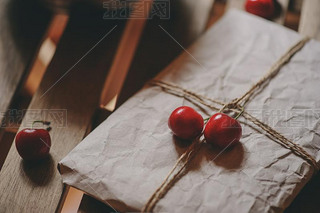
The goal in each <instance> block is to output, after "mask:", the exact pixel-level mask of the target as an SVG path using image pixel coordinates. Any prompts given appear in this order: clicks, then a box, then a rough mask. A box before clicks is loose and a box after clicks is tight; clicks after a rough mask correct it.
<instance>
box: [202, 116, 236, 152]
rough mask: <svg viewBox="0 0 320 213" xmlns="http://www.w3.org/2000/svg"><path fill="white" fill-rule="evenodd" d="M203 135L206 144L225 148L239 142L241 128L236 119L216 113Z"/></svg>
mask: <svg viewBox="0 0 320 213" xmlns="http://www.w3.org/2000/svg"><path fill="white" fill-rule="evenodd" d="M203 133H204V137H205V139H206V141H207V143H211V144H214V145H217V146H219V147H221V148H226V147H229V146H231V145H232V144H235V143H237V142H239V140H240V138H241V135H242V128H241V125H240V123H239V122H238V121H237V120H236V119H234V118H231V117H230V116H228V115H226V114H223V113H216V114H214V115H213V116H212V117H211V118H210V119H209V121H208V123H207V125H206V127H205V128H204V132H203Z"/></svg>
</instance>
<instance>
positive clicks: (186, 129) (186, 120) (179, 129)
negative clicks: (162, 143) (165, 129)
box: [168, 106, 204, 140]
mask: <svg viewBox="0 0 320 213" xmlns="http://www.w3.org/2000/svg"><path fill="white" fill-rule="evenodd" d="M168 126H169V128H170V129H171V130H172V132H173V134H174V135H176V136H178V137H179V138H182V139H187V140H192V139H195V138H196V137H197V136H199V135H200V134H201V132H202V130H203V126H204V122H203V118H202V116H201V115H200V114H199V113H197V112H196V111H195V110H194V109H192V108H191V107H187V106H182V107H178V108H177V109H175V110H174V111H173V112H172V113H171V115H170V117H169V120H168Z"/></svg>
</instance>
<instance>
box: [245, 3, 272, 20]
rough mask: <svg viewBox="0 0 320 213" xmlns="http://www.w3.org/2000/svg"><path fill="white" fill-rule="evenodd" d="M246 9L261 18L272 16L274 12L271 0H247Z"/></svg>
mask: <svg viewBox="0 0 320 213" xmlns="http://www.w3.org/2000/svg"><path fill="white" fill-rule="evenodd" d="M245 8H246V11H247V12H249V13H252V14H254V15H257V16H260V17H263V18H272V17H273V16H274V14H275V5H274V2H273V0H247V1H246V4H245Z"/></svg>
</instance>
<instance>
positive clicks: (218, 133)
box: [168, 106, 242, 148]
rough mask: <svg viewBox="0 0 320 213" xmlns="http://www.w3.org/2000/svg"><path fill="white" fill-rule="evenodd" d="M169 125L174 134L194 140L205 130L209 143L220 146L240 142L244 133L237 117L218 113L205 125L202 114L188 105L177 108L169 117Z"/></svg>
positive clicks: (224, 146) (204, 133)
mask: <svg viewBox="0 0 320 213" xmlns="http://www.w3.org/2000/svg"><path fill="white" fill-rule="evenodd" d="M168 126H169V128H170V129H171V130H172V132H173V134H174V135H176V136H177V137H179V138H181V139H184V140H194V139H195V138H197V137H199V136H200V135H201V134H202V132H203V135H204V137H205V139H206V141H207V143H210V144H214V145H216V146H218V147H220V148H226V147H229V146H231V145H233V144H235V143H238V142H239V140H240V138H241V135H242V128H241V125H240V123H239V122H238V121H237V120H236V119H234V118H232V117H230V116H228V115H226V114H224V113H216V114H214V115H213V116H212V117H211V118H210V119H209V120H208V122H207V123H206V125H205V122H204V120H203V118H202V116H201V115H200V114H199V113H198V112H197V111H195V110H194V109H193V108H191V107H188V106H182V107H178V108H177V109H175V110H174V111H173V112H172V113H171V115H170V117H169V120H168Z"/></svg>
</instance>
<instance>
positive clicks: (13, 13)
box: [0, 0, 320, 213]
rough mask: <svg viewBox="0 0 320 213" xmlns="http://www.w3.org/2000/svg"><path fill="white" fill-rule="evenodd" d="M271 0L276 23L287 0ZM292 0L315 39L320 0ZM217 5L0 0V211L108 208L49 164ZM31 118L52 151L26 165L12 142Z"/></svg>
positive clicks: (200, 28) (200, 27) (233, 3)
mask: <svg viewBox="0 0 320 213" xmlns="http://www.w3.org/2000/svg"><path fill="white" fill-rule="evenodd" d="M279 2H280V4H281V6H282V8H283V11H282V14H281V15H280V16H279V17H278V18H276V19H275V20H274V21H275V22H277V23H279V24H284V23H285V18H286V16H287V8H288V6H289V0H279ZM299 2H300V1H291V2H290V3H291V4H292V5H298V6H297V8H298V10H299V8H300V7H299V5H302V9H301V16H300V17H301V18H300V21H299V23H300V24H299V32H300V33H302V34H305V35H308V36H311V37H313V38H315V39H318V40H320V1H318V0H305V1H303V2H300V4H299ZM243 4H244V0H229V1H227V3H226V5H227V6H226V8H231V7H236V8H239V9H243ZM212 6H213V7H212ZM224 6H225V1H221V0H220V1H218V0H217V2H216V3H215V4H214V1H213V0H198V1H194V0H175V1H171V4H170V7H171V11H172V12H173V14H174V16H172V17H171V18H170V19H169V20H166V19H160V18H154V19H150V20H144V19H128V20H126V19H108V20H105V19H103V18H102V17H103V13H104V12H105V11H104V10H98V9H97V8H94V7H91V6H90V5H87V4H78V5H75V6H73V7H71V9H70V10H69V14H56V13H52V12H51V11H50V10H47V9H45V8H44V7H42V6H41V5H40V4H39V3H36V1H31V0H30V1H23V0H0V15H1V19H0V27H1V28H0V29H1V31H0V112H1V113H2V115H3V117H2V118H1V119H2V123H3V128H1V129H0V169H1V171H0V190H1V196H0V213H2V212H55V211H57V212H60V211H62V212H75V211H78V212H111V211H114V210H113V209H111V208H110V207H108V206H106V205H104V204H102V203H101V202H99V201H96V200H94V199H93V198H91V197H89V196H87V195H83V193H82V192H80V191H79V190H76V189H74V188H71V187H69V186H64V185H63V184H62V182H61V179H60V175H59V172H58V171H57V169H56V166H57V163H58V162H59V161H60V160H61V159H62V158H63V157H64V156H65V155H67V154H68V152H69V151H70V150H72V148H73V147H75V146H76V145H77V144H78V143H79V142H80V141H81V140H82V139H83V138H84V137H85V136H86V135H87V134H88V133H89V132H90V131H91V130H92V128H94V127H95V126H96V125H98V124H99V122H101V120H104V119H105V118H106V117H107V116H108V115H110V113H111V112H112V111H113V110H114V109H115V108H117V107H118V106H119V105H120V104H121V103H123V102H124V101H125V100H127V99H128V98H129V97H130V96H132V95H133V94H134V93H135V92H136V91H137V90H138V89H139V88H141V87H142V86H143V84H144V83H145V82H146V81H147V80H148V79H150V78H151V77H152V76H154V75H155V74H156V73H158V72H159V71H161V70H162V69H163V68H164V67H165V66H166V65H167V64H169V62H170V61H171V60H173V59H174V58H175V57H176V56H177V55H178V54H179V53H180V52H181V51H183V48H184V47H187V46H188V45H189V44H191V43H192V42H193V41H194V40H195V39H196V38H197V37H199V36H200V35H201V34H202V33H203V32H204V30H205V29H206V28H207V27H208V26H209V25H211V24H212V23H214V22H215V21H216V20H217V17H218V16H219V15H220V13H221V11H223V10H219V11H218V13H217V12H216V9H217V8H219V7H224ZM101 8H102V7H101ZM60 34H62V35H60ZM171 36H172V37H171ZM48 45H49V46H50V45H51V52H50V51H49V52H48V51H47V53H46V55H50V54H53V53H54V54H53V56H52V58H50V57H49V58H45V57H44V58H43V56H42V53H43V51H45V50H44V49H45V48H46V47H48ZM180 45H181V46H182V47H183V48H181V46H180ZM47 49H48V50H49V49H50V48H47ZM52 49H53V50H52ZM41 57H42V58H41ZM46 60H47V61H49V62H50V63H49V65H48V66H46V65H45V61H46ZM39 70H40V71H39ZM41 70H43V71H45V72H42V71H41ZM32 75H33V77H34V78H33V79H39V80H38V81H35V82H32V84H29V85H31V86H32V85H36V87H35V88H34V87H33V88H27V91H29V92H30V93H31V94H32V97H31V96H30V98H28V97H29V96H21V94H23V92H25V91H26V85H28V81H30V79H31V77H30V76H32ZM38 83H39V86H38ZM33 90H36V91H35V93H34V94H33ZM101 94H102V95H101ZM101 106H102V107H101ZM24 107H26V108H27V110H26V111H23V110H22V109H24ZM13 109H19V110H18V111H14V110H13ZM106 109H109V111H107V110H106ZM21 110H22V111H21ZM17 112H18V114H19V113H22V115H21V116H22V117H23V119H22V121H21V124H20V122H19V121H18V122H17V121H14V122H13V123H12V122H10V118H11V117H14V118H16V117H17V115H16V114H17ZM12 113H16V114H14V115H12ZM39 117H40V118H41V119H43V118H46V119H49V120H50V121H51V122H52V127H53V128H52V130H51V131H50V135H51V138H52V148H51V152H50V153H51V158H49V159H48V160H46V161H45V162H42V163H40V164H39V165H29V164H27V163H25V162H23V161H22V160H21V158H20V156H19V155H18V154H17V151H16V148H15V146H14V145H12V144H13V143H12V142H13V138H14V135H15V133H16V132H17V131H18V129H17V127H18V128H19V130H21V129H23V128H26V127H29V126H30V125H29V124H30V121H31V120H32V119H35V118H39ZM12 125H13V127H12ZM19 126H20V127H19ZM315 179H316V181H313V182H312V183H310V184H311V186H309V188H308V187H307V191H306V190H305V191H306V192H302V193H305V194H307V195H310V193H311V194H312V193H315V192H314V190H312V188H313V187H314V186H315V185H317V186H319V181H317V180H319V179H320V178H319V177H318V176H317V177H316V178H315ZM310 184H309V185H310ZM318 194H319V192H318ZM313 200H314V199H313ZM313 200H312V199H311V201H310V199H309V201H308V202H307V201H306V199H304V197H303V196H301V197H299V196H298V198H297V199H296V201H295V202H294V203H293V204H292V206H291V207H289V209H288V210H287V212H297V211H298V210H299V208H308V209H309V210H310V211H312V210H315V208H316V207H317V205H318V204H317V202H312V201H313ZM318 207H319V205H318Z"/></svg>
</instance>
